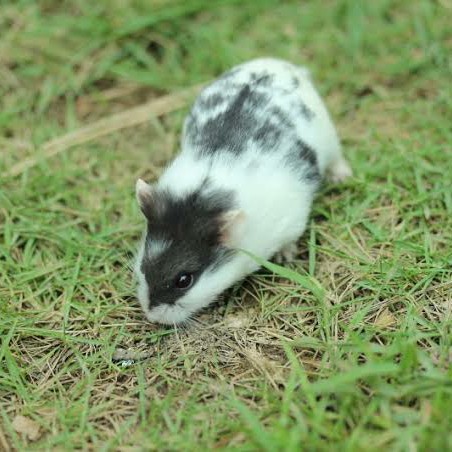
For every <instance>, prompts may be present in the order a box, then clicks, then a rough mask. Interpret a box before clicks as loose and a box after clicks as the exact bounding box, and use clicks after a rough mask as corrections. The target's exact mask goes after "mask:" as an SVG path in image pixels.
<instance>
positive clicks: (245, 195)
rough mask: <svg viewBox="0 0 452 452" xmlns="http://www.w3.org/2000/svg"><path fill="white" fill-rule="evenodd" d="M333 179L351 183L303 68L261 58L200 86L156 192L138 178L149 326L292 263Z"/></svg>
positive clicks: (142, 285) (179, 317)
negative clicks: (277, 263)
mask: <svg viewBox="0 0 452 452" xmlns="http://www.w3.org/2000/svg"><path fill="white" fill-rule="evenodd" d="M327 172H329V174H330V177H331V179H332V180H333V181H341V180H343V179H345V178H346V177H348V176H350V175H351V174H352V171H351V169H350V166H349V165H348V163H347V161H346V160H345V159H344V157H343V156H342V152H341V146H340V143H339V139H338V136H337V133H336V130H335V127H334V125H333V123H332V121H331V119H330V117H329V114H328V112H327V109H326V107H325V105H324V103H323V102H322V100H321V98H320V96H319V94H318V93H317V91H316V89H315V88H314V86H313V83H312V81H311V78H310V75H309V72H308V70H307V69H305V68H302V67H299V66H296V65H294V64H291V63H289V62H286V61H281V60H277V59H272V58H262V59H257V60H252V61H250V62H247V63H244V64H241V65H239V66H237V67H234V68H233V69H232V70H230V71H228V72H226V73H225V74H223V75H222V76H221V77H220V78H218V79H217V80H216V81H214V82H213V83H211V84H210V85H208V86H207V87H206V88H205V89H204V90H203V91H202V92H201V94H200V95H199V96H198V98H197V99H196V101H195V102H194V105H193V107H192V109H191V111H190V113H189V114H188V116H187V118H186V120H185V123H184V126H183V132H182V140H181V151H180V153H179V154H178V155H177V157H176V158H175V159H174V160H173V161H172V163H171V164H170V165H169V166H168V167H167V168H166V170H165V171H164V172H163V174H162V176H161V177H160V179H159V181H158V182H156V183H155V184H152V185H149V184H147V183H146V182H144V181H143V180H141V179H139V180H138V181H137V183H136V197H137V201H138V204H139V206H140V208H141V211H142V212H143V214H144V216H145V219H146V222H147V227H146V230H145V234H144V238H143V240H142V243H141V245H140V248H139V252H138V255H137V258H136V264H135V273H136V277H137V280H138V299H139V301H140V304H141V306H142V308H143V310H144V312H145V314H146V317H147V318H148V320H150V321H152V322H158V323H162V324H178V323H180V322H184V321H186V320H188V319H190V318H191V317H192V316H193V315H194V314H195V313H196V312H197V311H199V310H200V309H201V308H204V307H206V306H208V305H209V304H210V303H212V302H213V301H215V300H216V299H217V297H218V296H219V295H220V294H221V293H222V292H223V291H224V290H225V289H227V288H229V287H230V286H232V285H233V284H234V283H236V282H238V281H240V280H241V279H243V278H244V277H245V276H247V275H249V274H250V273H252V272H254V271H255V270H257V269H258V268H259V265H258V264H257V263H256V261H255V260H254V259H252V258H251V257H250V256H249V255H248V254H246V253H244V252H243V251H242V250H246V251H248V252H249V253H252V254H254V255H257V256H260V257H261V258H263V259H266V260H268V259H271V258H272V257H274V256H275V255H277V254H278V255H279V256H282V257H283V258H285V259H290V258H292V257H293V254H294V251H296V245H295V244H296V241H297V239H298V238H299V237H300V236H301V235H302V234H303V232H304V230H305V228H306V224H307V220H308V216H309V213H310V210H311V204H312V201H313V198H314V195H315V193H316V191H317V190H318V188H319V186H320V183H321V181H322V179H323V177H324V176H325V173H327Z"/></svg>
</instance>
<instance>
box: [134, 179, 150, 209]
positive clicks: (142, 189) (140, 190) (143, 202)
mask: <svg viewBox="0 0 452 452" xmlns="http://www.w3.org/2000/svg"><path fill="white" fill-rule="evenodd" d="M135 193H136V197H137V201H138V204H139V205H140V207H141V208H142V209H143V208H144V207H145V206H149V204H150V203H151V201H152V193H153V189H152V187H151V186H150V185H149V184H147V183H146V182H145V181H144V180H143V179H138V180H137V183H136V186H135Z"/></svg>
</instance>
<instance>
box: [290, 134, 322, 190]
mask: <svg viewBox="0 0 452 452" xmlns="http://www.w3.org/2000/svg"><path fill="white" fill-rule="evenodd" d="M286 161H287V165H288V166H289V167H290V168H292V170H294V171H296V172H297V173H299V174H300V177H301V178H302V179H308V180H310V181H312V182H315V183H320V180H321V176H320V171H319V166H318V162H317V156H316V153H315V151H314V150H313V149H312V148H311V147H310V146H308V145H307V144H306V143H305V142H304V141H302V140H300V139H297V140H296V142H295V144H294V145H293V147H292V149H291V151H290V153H289V154H288V157H287V160H286Z"/></svg>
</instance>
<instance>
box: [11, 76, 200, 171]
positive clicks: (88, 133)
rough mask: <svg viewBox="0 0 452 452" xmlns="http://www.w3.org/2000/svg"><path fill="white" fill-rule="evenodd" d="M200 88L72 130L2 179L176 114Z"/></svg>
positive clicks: (164, 97)
mask: <svg viewBox="0 0 452 452" xmlns="http://www.w3.org/2000/svg"><path fill="white" fill-rule="evenodd" d="M202 87H203V85H202V84H201V85H196V86H193V87H191V88H188V89H186V90H183V91H179V92H177V93H173V94H168V95H166V96H162V97H159V98H157V99H152V100H151V101H149V102H146V103H144V104H142V105H139V106H138V107H133V108H129V109H128V110H125V111H122V112H120V113H116V114H114V115H111V116H107V117H106V118H103V119H99V120H98V121H95V122H93V123H92V124H90V125H87V126H85V127H81V128H80V129H78V130H74V131H73V132H69V133H68V134H66V135H63V136H61V137H58V138H54V139H52V140H50V141H47V143H45V144H44V145H43V146H42V152H40V153H39V155H37V156H34V157H30V158H28V159H25V160H23V161H21V162H19V163H17V164H16V165H14V166H13V167H12V168H10V169H9V170H8V171H6V173H4V174H3V176H5V177H7V176H17V175H19V174H21V173H23V172H24V171H25V170H27V169H29V168H32V167H33V166H35V165H37V164H38V162H40V161H41V160H43V159H48V158H50V157H53V156H55V155H57V154H59V153H61V152H63V151H65V150H67V149H69V148H71V147H72V146H76V145H79V144H83V143H87V142H88V141H92V140H95V139H96V138H99V137H102V136H105V135H108V134H110V133H112V132H115V131H117V130H121V129H125V128H127V127H132V126H136V125H138V124H142V123H144V122H146V121H148V120H149V118H150V117H151V116H162V115H166V114H168V113H171V112H172V111H175V110H178V109H180V108H182V107H184V106H185V105H186V104H187V102H188V101H189V100H190V99H191V98H192V97H193V96H194V95H195V94H197V93H198V92H199V91H200V89H201V88H202Z"/></svg>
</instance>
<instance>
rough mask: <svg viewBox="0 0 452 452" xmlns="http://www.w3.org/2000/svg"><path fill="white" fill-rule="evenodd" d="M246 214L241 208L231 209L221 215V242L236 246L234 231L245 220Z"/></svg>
mask: <svg viewBox="0 0 452 452" xmlns="http://www.w3.org/2000/svg"><path fill="white" fill-rule="evenodd" d="M244 216H245V214H244V213H243V212H242V211H241V210H238V209H237V210H229V211H228V212H225V213H224V214H222V215H221V217H220V225H221V226H220V242H221V243H222V244H223V245H226V246H234V235H235V234H234V232H235V230H236V227H237V225H238V224H239V223H240V222H241V221H243V218H244Z"/></svg>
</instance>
